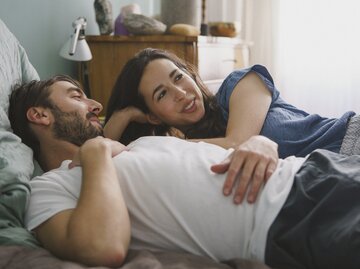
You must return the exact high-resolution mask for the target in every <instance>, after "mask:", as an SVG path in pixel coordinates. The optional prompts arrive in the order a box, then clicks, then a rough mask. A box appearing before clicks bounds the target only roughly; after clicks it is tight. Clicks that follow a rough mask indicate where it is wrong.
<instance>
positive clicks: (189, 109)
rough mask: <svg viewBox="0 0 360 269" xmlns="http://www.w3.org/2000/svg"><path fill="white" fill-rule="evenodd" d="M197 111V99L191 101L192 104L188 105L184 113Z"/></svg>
mask: <svg viewBox="0 0 360 269" xmlns="http://www.w3.org/2000/svg"><path fill="white" fill-rule="evenodd" d="M195 110H196V105H195V98H194V99H193V100H191V102H190V103H189V104H187V105H186V106H185V107H184V109H183V112H185V113H190V112H193V111H195Z"/></svg>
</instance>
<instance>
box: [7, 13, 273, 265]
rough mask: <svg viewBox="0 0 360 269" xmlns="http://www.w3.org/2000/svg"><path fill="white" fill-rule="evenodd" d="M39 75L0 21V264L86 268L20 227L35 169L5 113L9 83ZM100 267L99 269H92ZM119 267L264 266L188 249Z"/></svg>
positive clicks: (133, 254)
mask: <svg viewBox="0 0 360 269" xmlns="http://www.w3.org/2000/svg"><path fill="white" fill-rule="evenodd" d="M34 79H39V76H38V74H37V72H36V70H35V69H34V67H33V66H32V65H31V63H30V62H29V59H28V57H27V55H26V52H25V50H24V49H23V47H22V46H21V45H20V44H19V42H18V40H17V39H16V38H15V36H14V35H13V34H12V33H11V32H10V30H9V29H8V28H7V26H6V25H5V24H4V23H3V21H1V20H0V268H7V269H11V268H65V269H67V268H87V267H86V266H84V265H81V264H77V263H73V262H69V261H63V260H60V259H58V258H56V257H55V256H53V255H52V254H51V253H49V252H48V251H46V250H45V249H43V248H42V247H41V246H40V244H39V243H38V242H37V240H36V239H35V238H34V237H33V236H32V234H31V233H30V232H29V231H27V230H26V229H25V228H24V224H23V215H24V212H25V209H26V202H27V199H28V197H29V194H30V187H29V184H28V183H29V180H30V179H31V177H32V176H33V174H34V171H35V173H37V171H38V170H37V169H36V166H34V162H33V155H32V151H31V150H30V149H29V148H28V147H27V146H25V145H24V144H23V143H21V140H20V139H19V138H18V137H17V136H15V135H14V134H13V133H12V132H11V128H10V123H9V120H8V117H7V111H8V107H9V100H8V99H9V95H10V92H11V89H12V88H13V86H14V85H15V84H18V83H24V82H28V81H31V80H34ZM98 268H105V267H98ZM120 268H123V269H132V268H148V269H161V268H177V269H182V268H200V269H201V268H214V269H216V268H219V269H220V268H222V269H231V268H238V269H241V268H246V269H251V268H254V269H255V268H256V269H262V268H264V269H265V268H268V267H267V266H265V265H264V264H260V263H257V262H254V261H248V260H242V259H235V260H231V261H226V262H223V263H217V262H214V261H212V260H211V259H209V258H206V257H200V256H195V255H192V254H188V253H175V252H170V251H168V252H156V253H154V252H150V251H148V250H140V251H131V250H130V251H129V254H128V256H127V259H126V261H125V263H124V265H123V266H122V267H120Z"/></svg>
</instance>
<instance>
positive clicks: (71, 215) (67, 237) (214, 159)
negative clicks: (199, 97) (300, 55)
mask: <svg viewBox="0 0 360 269" xmlns="http://www.w3.org/2000/svg"><path fill="white" fill-rule="evenodd" d="M53 82H54V81H53ZM43 86H46V87H44V88H43ZM37 94H39V96H38V95H37ZM41 100H42V101H41ZM100 109H101V107H100V106H99V104H98V103H97V102H95V101H93V100H90V99H87V98H86V96H84V94H83V93H82V91H81V90H80V89H79V88H78V87H77V86H76V85H75V84H73V83H71V82H69V81H57V82H55V83H53V84H51V83H50V85H48V84H46V82H33V83H30V84H28V85H26V86H23V87H20V88H18V89H17V90H15V91H14V92H13V94H12V96H11V100H10V111H9V117H10V119H11V123H12V127H13V129H14V132H15V133H16V134H18V135H20V136H21V137H22V139H23V141H24V142H25V143H27V144H28V145H30V146H32V148H33V149H34V152H35V156H36V157H37V159H38V161H39V162H40V164H41V165H42V167H43V169H44V170H46V171H48V172H47V173H45V174H43V175H42V176H39V177H37V178H34V179H33V180H32V183H31V186H32V195H31V199H30V203H29V207H28V212H27V216H26V219H27V226H28V228H29V229H30V230H32V231H33V232H34V233H35V235H36V237H37V238H38V239H39V240H40V242H41V243H42V244H43V245H44V247H45V248H47V249H49V250H50V251H51V252H53V253H54V254H55V255H57V256H59V257H61V258H65V259H70V260H74V261H78V262H82V263H85V264H89V265H106V266H118V265H120V264H121V263H122V262H123V261H124V258H125V257H126V253H127V250H128V248H129V247H130V248H133V249H150V250H154V251H156V250H175V251H186V252H190V253H193V254H198V255H203V256H208V257H211V258H213V259H215V260H218V261H222V260H228V259H232V258H250V259H256V260H260V261H264V262H265V263H267V264H268V265H270V266H273V267H276V268H327V269H328V268H347V269H351V268H359V265H360V255H359V253H358V252H359V251H358V250H359V247H360V240H359V232H360V229H359V228H358V227H359V222H360V213H359V212H360V157H359V156H352V157H343V156H341V155H338V154H334V153H329V152H326V151H317V152H314V153H313V154H311V155H310V156H309V157H308V158H307V159H306V160H305V159H303V158H294V157H290V158H287V159H285V160H279V162H278V166H277V169H276V171H275V172H274V174H273V175H272V177H271V179H270V180H269V182H268V183H267V184H266V185H265V187H264V189H263V190H262V191H261V193H260V195H259V197H258V199H257V201H256V203H255V204H249V203H246V202H245V203H242V204H241V205H234V203H232V201H231V200H229V199H226V197H224V196H223V195H221V192H220V189H221V187H222V184H223V181H224V180H225V177H226V175H221V174H215V173H212V172H211V171H210V168H209V167H210V166H211V165H212V164H214V163H218V162H220V161H222V160H223V159H224V158H226V157H227V156H228V155H229V154H231V150H225V149H223V148H220V147H218V146H215V145H212V144H206V143H202V142H200V143H193V142H187V141H185V140H180V139H177V138H174V137H143V138H140V139H138V140H136V141H134V142H133V143H131V144H130V145H129V146H127V147H124V146H123V145H121V144H119V143H117V142H115V141H111V140H108V139H105V138H102V137H98V135H99V134H101V130H102V127H101V125H100V123H99V121H98V117H97V115H98V113H99V111H100ZM89 111H90V112H91V113H89ZM94 137H95V138H94ZM74 155H75V157H74V161H73V162H71V161H70V160H71V159H73V156H74ZM76 164H80V165H81V167H73V166H74V165H76ZM54 168H55V169H54ZM51 169H54V170H51ZM49 170H51V171H49ZM130 220H131V225H130ZM130 226H131V227H130ZM130 234H131V241H130Z"/></svg>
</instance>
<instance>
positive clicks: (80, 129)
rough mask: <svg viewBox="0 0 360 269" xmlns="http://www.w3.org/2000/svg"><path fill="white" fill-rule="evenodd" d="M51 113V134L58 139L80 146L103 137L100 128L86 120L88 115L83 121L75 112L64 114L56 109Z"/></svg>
mask: <svg viewBox="0 0 360 269" xmlns="http://www.w3.org/2000/svg"><path fill="white" fill-rule="evenodd" d="M51 111H52V113H53V115H54V124H53V133H54V136H55V137H56V138H58V139H61V140H64V141H67V142H70V143H72V144H75V145H77V146H81V145H82V144H84V143H85V141H86V140H88V139H91V138H95V137H97V136H102V135H103V130H102V128H100V127H97V126H94V125H92V124H91V122H90V121H89V120H88V118H89V117H90V115H89V116H87V117H86V118H85V119H84V118H83V117H81V115H80V113H79V112H77V111H73V112H64V111H62V110H61V109H59V108H58V107H55V108H54V109H52V110H51ZM89 114H91V113H90V112H89Z"/></svg>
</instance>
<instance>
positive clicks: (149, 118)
mask: <svg viewBox="0 0 360 269" xmlns="http://www.w3.org/2000/svg"><path fill="white" fill-rule="evenodd" d="M146 119H147V121H148V122H150V123H151V124H154V125H160V124H162V121H161V120H160V119H159V118H158V117H157V116H155V115H154V114H153V113H148V114H146Z"/></svg>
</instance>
